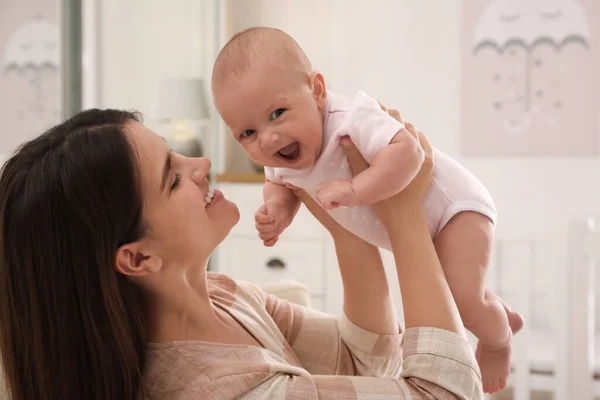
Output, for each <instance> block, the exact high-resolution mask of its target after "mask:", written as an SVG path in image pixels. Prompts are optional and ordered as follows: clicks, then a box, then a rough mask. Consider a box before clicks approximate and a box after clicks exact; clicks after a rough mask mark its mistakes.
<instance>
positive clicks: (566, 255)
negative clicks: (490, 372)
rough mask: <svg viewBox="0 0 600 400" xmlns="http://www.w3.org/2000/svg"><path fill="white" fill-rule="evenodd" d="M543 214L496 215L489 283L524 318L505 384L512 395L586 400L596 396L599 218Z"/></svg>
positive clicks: (599, 387)
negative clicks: (536, 393)
mask: <svg viewBox="0 0 600 400" xmlns="http://www.w3.org/2000/svg"><path fill="white" fill-rule="evenodd" d="M545 215H551V214H549V213H541V212H540V213H535V214H525V215H519V216H515V217H512V218H510V217H506V216H501V218H500V222H499V225H498V229H497V233H496V239H497V240H496V245H495V249H494V254H493V261H492V267H491V272H490V274H489V276H488V278H489V284H488V286H489V287H490V288H492V289H493V290H495V291H496V292H497V293H498V294H499V295H500V296H501V297H503V298H504V299H505V300H506V301H507V302H508V303H509V304H510V305H511V307H513V308H514V309H515V310H517V311H519V312H521V313H522V314H523V316H524V318H525V321H526V325H525V327H524V329H523V330H522V331H521V332H520V333H519V334H518V335H516V336H515V338H514V345H513V346H514V347H513V371H512V373H511V376H510V378H509V383H508V386H509V387H512V388H513V398H514V399H515V400H527V399H530V398H531V397H530V396H531V393H532V391H544V392H550V393H552V398H553V399H557V400H588V399H589V400H591V399H593V398H594V397H600V332H598V331H597V330H596V327H595V319H596V318H597V317H598V315H597V313H596V309H597V307H596V298H597V296H596V293H597V292H598V290H600V289H598V288H600V285H598V281H597V276H596V273H595V264H596V261H597V260H600V218H594V217H585V216H583V215H582V214H581V213H579V214H578V213H570V215H568V216H565V217H564V218H563V219H562V220H561V219H560V218H559V219H553V220H550V219H548V218H546V217H545ZM586 215H589V214H586ZM591 215H594V214H591ZM595 215H600V213H596V214H595ZM597 350H598V351H597ZM596 355H598V358H596Z"/></svg>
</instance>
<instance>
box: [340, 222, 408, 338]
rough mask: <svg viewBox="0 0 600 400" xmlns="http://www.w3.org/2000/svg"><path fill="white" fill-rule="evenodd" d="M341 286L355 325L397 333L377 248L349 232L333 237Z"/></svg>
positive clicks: (382, 331)
mask: <svg viewBox="0 0 600 400" xmlns="http://www.w3.org/2000/svg"><path fill="white" fill-rule="evenodd" d="M334 243H335V251H336V253H337V257H338V262H339V265H340V273H341V275H342V282H343V286H344V312H345V314H346V316H347V317H348V318H349V319H350V320H351V321H352V322H353V323H354V324H355V325H357V326H359V327H361V328H363V329H365V330H367V331H370V332H374V333H378V334H395V333H398V320H397V318H396V311H395V309H394V303H393V301H392V297H391V294H390V289H389V285H388V282H387V278H386V275H385V270H384V268H383V263H382V261H381V255H380V254H379V250H378V249H377V247H375V246H372V245H370V244H368V243H366V242H365V241H363V240H360V239H358V238H357V237H355V236H351V235H350V234H346V235H343V237H342V238H340V237H338V238H337V239H336V238H334Z"/></svg>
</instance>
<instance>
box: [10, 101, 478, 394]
mask: <svg viewBox="0 0 600 400" xmlns="http://www.w3.org/2000/svg"><path fill="white" fill-rule="evenodd" d="M391 114H392V115H395V117H396V118H398V119H399V115H397V113H395V112H391ZM139 120H140V119H139V116H138V115H136V114H131V113H127V112H123V111H116V110H89V111H84V112H82V113H79V114H77V115H76V116H74V117H73V118H71V119H69V120H67V121H66V122H64V123H62V124H60V125H57V126H55V127H54V128H52V129H50V130H49V131H48V132H46V133H45V134H43V135H41V136H40V137H38V138H36V139H34V140H32V141H30V142H28V143H26V144H25V145H23V146H22V147H21V148H20V149H19V150H18V151H17V152H16V154H15V155H13V157H12V158H10V159H9V160H8V161H7V163H6V164H5V166H4V168H3V170H2V176H1V177H0V224H1V225H0V226H1V230H0V239H1V240H0V285H1V287H0V304H1V308H0V331H1V341H0V350H1V352H2V359H3V363H4V368H5V374H6V378H7V382H8V386H9V391H10V393H11V395H12V398H13V399H15V400H21V399H58V398H60V399H134V398H139V397H146V398H153V399H200V398H202V399H204V398H214V399H230V398H288V399H295V398H311V399H312V398H320V399H338V398H365V397H368V396H375V395H377V394H381V395H383V394H387V395H389V396H396V397H397V398H422V397H427V398H431V397H444V398H446V397H454V396H456V397H458V398H464V399H467V398H468V399H475V398H482V392H481V380H480V376H479V370H478V368H477V364H476V362H475V359H474V356H473V354H472V351H471V349H470V347H469V346H468V344H467V342H466V339H465V333H464V329H463V327H462V325H461V322H460V318H459V315H458V311H457V309H456V305H455V304H454V302H453V300H452V298H451V295H450V292H449V289H448V286H447V284H446V281H445V280H444V276H443V273H442V270H441V267H440V265H439V261H438V260H437V257H436V253H435V250H434V248H433V244H432V243H431V239H430V236H429V235H428V233H427V228H426V225H425V221H424V218H423V214H422V213H421V207H420V204H421V200H422V198H423V196H424V194H425V192H426V188H427V185H428V183H429V180H430V178H431V169H432V168H431V167H432V162H431V149H430V148H429V146H428V144H427V142H426V140H425V139H424V138H423V137H422V136H421V139H422V143H423V147H424V149H425V150H426V152H427V154H428V155H429V162H426V164H425V165H426V167H424V168H423V170H422V172H421V173H420V174H419V176H418V177H417V179H415V181H414V182H413V184H411V185H410V186H409V188H407V189H406V190H405V191H403V192H402V193H401V194H400V195H398V196H396V197H395V198H393V199H390V200H387V201H385V202H382V203H381V204H379V205H377V207H376V210H377V212H378V213H379V215H380V217H381V219H382V221H383V222H384V224H385V225H386V229H387V230H388V233H389V235H390V238H391V241H392V243H393V247H394V253H395V257H396V263H397V270H398V277H399V279H400V282H401V289H402V295H403V306H404V314H405V323H406V327H407V330H406V332H405V333H404V340H403V342H404V344H403V350H404V367H403V370H402V371H401V347H400V346H401V344H400V343H401V340H400V338H401V335H400V334H399V329H398V322H397V320H396V317H395V311H394V307H393V304H392V303H391V297H390V294H389V290H388V286H387V281H386V278H385V273H384V270H383V266H382V263H381V259H380V257H379V253H378V250H377V249H376V248H374V247H372V246H370V245H368V244H367V243H365V242H363V241H361V240H360V239H358V238H356V237H354V236H352V235H351V234H349V233H348V232H346V231H345V230H344V229H342V228H341V227H339V226H338V225H337V224H336V223H335V222H333V220H332V219H330V218H329V217H328V216H327V214H326V213H324V212H323V211H322V210H321V209H320V208H319V207H318V206H316V205H315V203H314V202H312V201H311V200H310V199H309V198H308V197H307V196H306V195H305V194H304V193H298V195H299V196H300V197H301V198H302V199H303V201H304V202H305V204H306V205H307V207H308V208H309V209H310V210H311V211H312V212H313V214H314V215H315V216H316V217H317V218H318V219H319V220H320V221H321V223H323V225H324V226H325V227H326V228H327V229H328V230H329V232H330V233H331V235H332V237H333V239H334V242H335V245H336V252H337V255H338V260H339V264H340V269H341V273H342V279H343V284H344V313H343V315H342V316H341V317H339V318H334V317H331V316H328V315H325V314H322V313H319V312H316V311H313V310H309V309H305V308H302V307H300V306H294V305H292V304H290V303H287V302H285V301H281V300H278V299H276V298H274V297H273V296H269V295H267V294H265V293H264V292H262V291H261V290H260V289H258V288H257V287H255V286H253V285H250V284H248V283H243V282H236V281H234V280H232V279H230V278H228V277H226V276H223V275H219V274H214V273H208V272H207V271H206V265H207V261H208V258H209V256H210V254H211V253H212V251H213V250H214V249H215V248H216V247H217V246H218V245H219V243H221V242H222V241H223V240H224V239H225V237H226V236H227V234H228V233H229V231H230V229H231V228H232V227H233V226H234V225H235V224H236V223H237V221H238V218H239V214H238V211H237V208H236V206H235V205H234V204H232V203H230V202H229V201H227V200H226V199H225V198H224V197H223V195H222V194H221V193H220V192H219V191H216V190H213V189H211V188H210V186H209V183H208V181H207V179H206V177H207V174H208V172H209V168H210V162H209V161H208V160H207V159H205V158H197V159H193V158H186V157H183V156H181V155H178V154H173V153H172V152H170V151H169V148H168V146H167V144H166V143H165V142H164V140H163V139H162V138H161V137H159V136H158V135H156V134H155V133H154V132H152V131H150V130H148V129H147V128H145V127H144V126H143V125H142V124H141V123H140V122H139ZM407 126H408V127H409V128H410V130H411V132H412V133H413V134H415V135H416V132H415V130H414V128H413V127H412V126H411V125H410V124H407ZM345 146H346V148H348V156H349V159H350V161H351V165H352V167H353V168H354V169H355V172H358V171H360V170H361V169H362V168H364V160H363V159H362V158H361V157H360V155H359V154H358V152H357V151H356V149H355V148H354V147H353V146H352V145H351V144H349V143H345ZM399 216H400V218H399ZM425 327H428V328H425ZM334 375H338V376H334ZM342 375H344V376H342ZM352 375H363V376H371V378H366V377H354V376H352ZM374 377H377V378H374ZM344 396H345V397H344Z"/></svg>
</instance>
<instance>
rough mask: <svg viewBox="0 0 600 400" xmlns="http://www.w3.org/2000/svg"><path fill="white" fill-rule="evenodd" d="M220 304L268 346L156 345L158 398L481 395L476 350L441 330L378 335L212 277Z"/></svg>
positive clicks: (150, 363)
mask: <svg viewBox="0 0 600 400" xmlns="http://www.w3.org/2000/svg"><path fill="white" fill-rule="evenodd" d="M208 285H209V291H210V297H211V299H212V301H213V302H214V303H215V304H217V305H219V306H220V307H222V308H224V309H226V310H227V311H228V312H229V313H230V314H231V315H232V316H233V317H235V318H236V319H237V320H238V321H239V322H240V323H241V324H242V325H243V326H244V327H245V328H246V329H247V330H248V331H249V332H250V333H252V334H253V335H254V336H255V337H256V339H257V340H258V341H259V342H260V343H261V344H262V345H263V347H262V348H261V347H256V346H245V345H232V344H221V343H210V342H201V341H183V342H170V343H161V344H158V343H152V344H150V345H149V349H148V357H147V363H146V366H145V371H144V374H145V382H144V384H145V387H146V389H147V391H148V394H149V395H150V396H151V398H152V399H157V400H175V399H177V400H183V399H186V400H187V399H219V400H226V399H288V400H289V399H323V400H325V399H347V400H362V399H456V398H458V399H469V400H473V399H482V398H483V393H482V386H481V376H480V373H479V368H478V366H477V363H476V361H475V357H474V355H473V350H472V349H471V347H470V346H469V344H468V343H467V341H466V340H464V339H462V338H461V337H460V336H458V335H456V334H454V333H451V332H448V331H445V330H441V329H436V328H411V329H407V330H406V331H405V332H404V333H403V334H400V333H398V334H395V335H379V334H375V333H372V332H368V331H365V330H364V329H361V328H360V327H358V326H356V325H354V324H353V323H352V322H351V321H350V320H349V319H348V318H347V317H346V316H345V315H342V316H340V317H337V318H336V317H333V316H330V315H327V314H323V313H321V312H318V311H316V310H312V309H308V308H306V307H302V306H298V305H295V304H292V303H289V302H287V301H284V300H281V299H278V298H277V297H275V296H273V295H269V294H267V293H265V292H263V291H262V290H261V289H260V288H258V287H256V286H254V285H252V284H249V283H246V282H240V281H234V280H232V279H231V278H228V277H226V276H224V275H220V274H216V273H209V278H208Z"/></svg>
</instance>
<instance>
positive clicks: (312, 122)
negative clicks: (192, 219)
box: [213, 71, 323, 170]
mask: <svg viewBox="0 0 600 400" xmlns="http://www.w3.org/2000/svg"><path fill="white" fill-rule="evenodd" d="M283 75H287V74H285V73H284V74H270V75H269V74H267V73H265V72H264V71H257V72H256V73H253V72H249V73H248V74H247V75H246V76H244V77H243V78H241V79H239V80H237V81H236V82H232V83H228V84H224V85H221V87H219V88H217V89H216V90H215V91H214V92H213V95H214V99H215V105H216V107H217V110H218V111H219V113H220V114H221V117H222V118H223V120H224V121H225V123H226V124H227V126H228V127H229V128H230V129H231V132H232V134H233V137H234V138H235V139H236V140H237V141H238V142H239V143H240V144H241V145H242V147H243V148H244V150H245V151H246V153H247V154H248V156H249V157H250V158H251V159H252V160H253V161H254V162H256V163H259V164H261V165H264V166H267V167H277V168H291V169H298V170H301V169H306V168H310V167H311V166H312V165H313V164H314V163H315V161H316V160H317V158H318V156H319V153H320V152H321V145H322V139H323V138H322V136H323V112H322V111H323V110H321V109H319V107H318V105H317V101H316V100H315V98H314V96H313V90H312V89H311V88H310V87H309V81H308V77H307V79H306V82H302V81H303V80H302V79H300V80H298V79H288V78H289V77H286V76H283Z"/></svg>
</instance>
